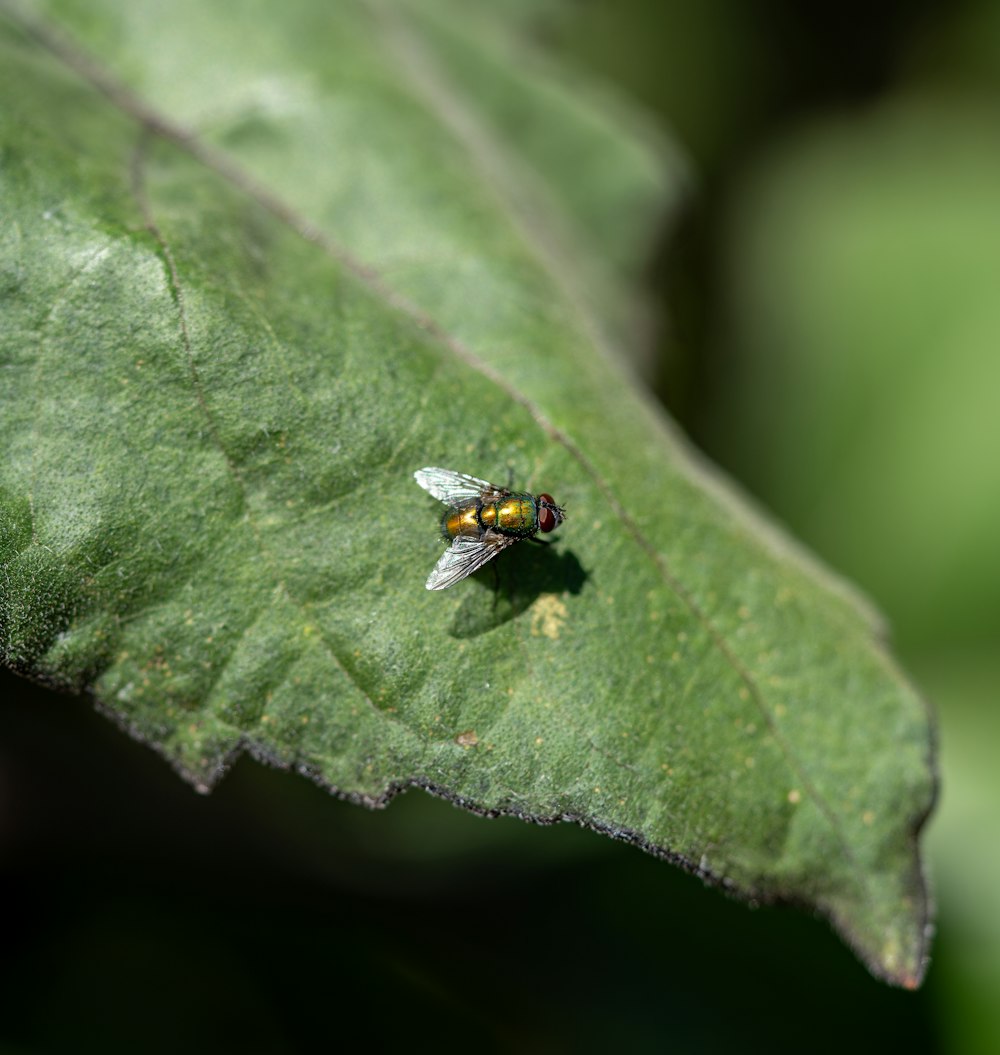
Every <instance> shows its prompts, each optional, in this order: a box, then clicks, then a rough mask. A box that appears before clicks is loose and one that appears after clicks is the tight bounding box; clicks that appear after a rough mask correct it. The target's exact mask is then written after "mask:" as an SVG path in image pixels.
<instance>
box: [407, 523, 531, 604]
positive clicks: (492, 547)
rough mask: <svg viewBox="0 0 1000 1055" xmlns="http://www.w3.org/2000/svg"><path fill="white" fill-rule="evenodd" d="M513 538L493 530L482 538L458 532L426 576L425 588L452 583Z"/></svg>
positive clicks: (502, 547) (468, 573)
mask: <svg viewBox="0 0 1000 1055" xmlns="http://www.w3.org/2000/svg"><path fill="white" fill-rule="evenodd" d="M516 541H517V539H516V538H510V537H509V536H507V535H500V534H497V533H496V532H492V531H487V532H486V534H485V535H483V537H482V538H473V537H472V536H471V535H459V536H458V537H457V538H456V539H455V541H454V542H452V544H451V546H450V547H449V548H448V549H446V550H445V551H444V553H443V554H442V556H441V559H440V560H439V561H438V562H437V564H435V565H434V570H433V571H432V572H431V573H430V575H428V576H427V589H428V590H444V589H447V587H449V586H454V585H455V583H457V582H461V581H462V579H464V578H465V577H466V576H467V575H471V574H472V573H473V572H474V571H478V570H479V569H480V568H481V567H482V566H483V565H484V564H486V563H488V562H489V561H491V560H493V558H494V557H495V556H496V555H497V554H498V553H499V552H500V551H501V550H505V549H506V548H507V547H508V546H510V545H512V544H513V543H515V542H516Z"/></svg>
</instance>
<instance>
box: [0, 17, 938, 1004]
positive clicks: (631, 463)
mask: <svg viewBox="0 0 1000 1055" xmlns="http://www.w3.org/2000/svg"><path fill="white" fill-rule="evenodd" d="M0 10H2V11H4V12H5V15H4V17H3V18H2V19H0V33H2V35H0V49H2V50H0V78H2V80H3V98H4V99H5V100H7V102H6V103H5V105H4V107H3V109H2V112H0V137H2V140H0V149H2V156H0V158H2V169H0V195H2V198H0V214H2V217H3V228H2V235H0V289H2V296H3V300H2V304H3V309H2V310H3V326H2V333H0V368H2V371H3V374H2V376H3V378H4V383H3V386H2V390H0V399H2V410H0V413H2V419H0V428H2V433H3V443H4V450H5V452H6V457H5V460H4V463H3V465H2V468H0V518H2V519H0V561H2V566H3V575H2V579H0V590H2V593H0V619H2V633H3V638H2V647H3V650H4V658H5V661H6V662H7V663H8V664H9V665H11V666H13V667H14V668H15V669H18V670H21V671H24V672H26V673H29V674H31V675H33V676H35V677H39V678H44V679H47V680H49V681H51V682H55V683H57V684H61V685H64V686H67V687H70V688H73V689H78V690H79V689H84V688H87V689H89V690H90V691H92V692H93V694H94V696H95V697H96V698H97V700H98V701H99V703H100V705H101V706H102V707H103V708H104V709H105V710H106V711H108V712H109V713H110V714H111V715H113V716H114V717H115V718H116V719H117V720H118V721H120V722H121V723H122V724H123V725H125V726H126V727H127V728H128V729H130V730H131V731H132V732H133V733H134V734H135V735H137V736H139V737H141V738H142V739H144V740H146V741H147V742H149V743H150V744H152V745H154V746H155V747H156V748H157V749H158V750H160V751H161V752H162V753H163V754H164V755H166V756H167V757H168V758H169V759H170V760H171V761H172V762H173V764H174V765H175V766H176V767H177V768H178V770H179V771H180V772H182V773H183V774H184V775H185V776H186V777H187V778H188V779H190V780H192V781H193V782H194V783H195V784H196V785H198V786H199V787H203V788H207V787H209V786H211V784H212V783H213V781H215V780H216V779H217V778H218V776H219V775H220V774H221V773H222V772H223V771H224V769H225V767H226V765H227V764H228V763H229V762H230V761H231V760H232V759H233V758H234V757H235V756H236V755H237V754H238V753H240V752H243V751H248V752H250V753H252V754H253V755H254V756H255V757H257V758H261V759H266V760H268V761H270V762H272V763H274V764H277V765H280V766H287V767H295V768H297V769H299V770H300V771H302V772H303V773H305V774H307V775H309V776H311V777H312V778H314V779H316V780H318V781H320V782H321V783H323V784H324V785H326V786H327V787H330V788H331V789H335V790H336V791H337V792H338V793H340V794H342V795H345V796H348V797H350V798H352V799H354V800H356V801H359V802H364V803H367V804H370V805H371V804H381V803H384V802H386V801H387V800H388V799H389V798H390V797H391V796H392V795H393V794H394V793H395V792H396V791H398V790H399V789H400V788H402V787H405V786H408V785H419V786H422V787H426V788H429V789H431V790H434V791H436V792H438V793H440V794H445V795H447V796H448V797H450V798H451V799H453V800H454V801H456V802H458V803H460V804H462V805H464V806H467V807H469V808H471V809H474V810H477V811H482V812H488V813H507V814H513V815H516V816H521V817H525V818H529V819H535V820H555V819H561V820H575V821H579V822H581V823H585V824H587V825H590V826H592V827H594V828H596V829H598V830H601V831H605V832H607V833H609V834H611V835H613V836H616V837H620V838H624V839H628V840H631V841H633V842H635V843H637V844H639V845H641V846H643V847H644V848H646V849H648V850H651V851H653V852H656V853H660V854H663V855H665V856H667V857H670V858H672V859H674V860H675V861H677V862H679V863H681V864H683V865H684V866H686V867H688V868H690V869H692V870H694V871H696V872H697V873H699V874H701V875H702V876H704V877H706V878H708V879H711V880H713V881H716V882H719V883H721V884H723V885H725V886H726V887H728V888H730V889H732V890H733V891H736V892H739V893H741V894H742V895H744V896H746V897H748V898H750V899H754V900H786V901H795V902H801V903H804V904H807V905H811V906H814V907H816V908H818V909H819V910H820V911H822V912H823V913H824V914H826V915H827V916H828V917H830V918H831V919H832V920H833V922H834V923H835V925H836V926H837V927H838V928H839V929H840V931H841V932H842V933H843V934H844V935H845V936H846V937H847V939H848V940H849V941H851V942H852V944H853V945H854V946H855V947H856V948H857V949H858V950H859V952H860V954H861V955H862V956H863V957H864V958H865V959H866V960H867V962H868V963H869V964H870V965H871V967H872V969H873V970H874V971H876V972H877V973H879V974H881V975H883V976H885V977H887V978H889V979H891V980H894V981H896V982H900V983H903V984H908V985H913V984H916V983H917V982H918V981H919V978H920V976H921V974H922V971H923V962H924V958H925V954H926V933H925V930H926V918H927V899H926V894H925V890H924V885H923V880H922V876H921V869H920V863H919V858H918V855H917V848H916V834H917V832H918V830H919V828H920V826H921V824H922V822H923V820H924V818H925V817H926V815H927V812H928V810H929V808H930V803H931V800H932V797H933V775H932V769H931V740H930V731H929V719H928V715H927V713H926V710H925V708H924V707H923V705H922V703H921V701H920V700H919V699H918V698H917V697H916V695H915V694H914V692H913V691H912V689H911V688H910V686H909V685H908V684H907V682H906V681H905V679H904V678H903V677H902V676H901V675H900V674H899V672H898V671H897V670H896V669H895V667H894V666H893V663H892V661H891V659H890V658H889V657H888V656H887V655H886V653H885V651H884V650H883V648H882V647H881V645H880V644H879V640H878V637H879V627H878V624H877V620H876V619H875V618H874V617H873V616H872V614H871V612H870V611H869V610H868V609H867V607H866V606H865V605H864V604H863V603H861V602H860V601H859V600H858V599H857V598H856V597H855V596H854V595H853V594H852V593H851V591H849V590H848V589H847V588H845V587H844V586H843V585H842V584H840V583H839V582H837V581H836V580H834V579H833V578H832V577H831V576H829V575H827V574H826V573H825V572H823V571H821V570H820V569H818V568H817V567H815V566H814V565H813V564H812V562H811V561H810V560H809V559H808V558H807V557H805V556H803V555H802V554H801V553H800V552H799V551H797V550H796V548H795V547H794V545H792V544H791V543H790V542H789V541H788V540H787V539H785V538H784V537H783V536H782V535H781V534H780V533H779V532H777V531H775V530H774V529H772V528H771V527H769V526H768V525H766V524H765V523H764V522H763V521H762V520H761V518H759V517H758V516H757V515H756V514H754V513H753V512H751V511H750V510H749V509H748V508H747V507H746V505H745V503H743V502H742V501H741V500H739V499H738V498H736V497H735V496H734V495H733V494H732V493H731V491H730V489H729V488H728V487H726V486H725V485H724V484H722V483H720V481H719V480H718V479H717V478H716V477H715V476H714V475H713V474H712V472H711V471H710V470H709V469H707V468H706V467H705V466H703V465H700V464H699V463H698V462H697V460H696V459H695V458H694V456H693V455H692V453H691V452H690V451H689V450H688V449H687V448H686V446H685V444H684V443H683V441H682V440H681V439H680V438H679V437H678V436H677V435H676V434H675V433H674V431H673V429H672V427H671V426H670V425H669V423H668V422H667V421H666V420H665V419H664V417H663V415H662V413H661V412H660V411H659V410H658V409H657V408H655V407H653V406H652V405H651V403H650V401H649V400H648V399H647V398H646V397H645V396H643V395H642V394H641V393H640V392H639V391H638V390H637V388H636V386H635V385H634V384H633V382H632V380H631V379H630V376H629V374H628V372H627V370H625V368H624V367H623V366H622V360H623V358H624V352H623V350H622V349H623V346H624V342H625V341H626V340H627V339H628V335H629V333H630V329H629V320H630V319H632V318H633V317H634V315H633V309H634V304H633V302H632V298H631V294H630V292H629V290H630V288H631V279H632V277H633V275H634V272H635V271H636V269H637V268H638V267H639V265H640V264H641V262H642V260H643V259H644V256H645V252H646V249H647V245H648V240H649V238H650V237H651V236H652V234H653V232H654V230H655V226H656V217H657V216H658V215H661V214H662V212H663V210H664V209H665V208H666V207H667V205H668V203H669V202H670V201H671V200H672V198H673V197H675V196H676V195H677V194H678V193H679V188H680V184H681V176H680V169H679V167H678V166H677V165H676V164H675V163H674V162H672V160H671V155H670V154H669V152H668V151H667V149H666V147H665V146H663V147H657V146H656V144H655V143H654V142H653V139H652V137H651V136H648V134H647V135H646V136H645V138H644V137H643V136H642V135H639V134H638V131H639V130H641V125H640V124H639V122H638V121H637V119H634V118H632V117H629V118H628V119H625V118H624V117H623V114H622V112H621V110H620V108H619V107H618V106H617V104H615V103H613V102H610V101H608V100H603V99H600V98H598V96H597V95H596V93H594V92H592V91H589V90H588V89H587V88H586V86H584V85H581V84H579V83H578V82H577V81H575V80H573V79H572V78H570V77H569V76H568V75H566V74H565V72H564V71H560V70H555V69H550V68H548V67H547V66H546V65H545V63H544V62H543V61H542V60H541V59H540V58H539V57H538V56H537V55H535V54H534V53H532V52H531V51H530V50H529V49H526V48H525V47H524V44H523V41H522V40H520V39H519V38H518V37H516V36H514V35H509V34H507V33H506V32H505V29H504V26H503V25H502V23H500V22H499V21H494V19H493V16H491V15H489V14H488V13H487V11H486V9H485V8H484V9H483V11H480V12H478V13H477V14H476V15H475V17H470V18H469V19H467V20H465V19H458V18H456V17H454V13H453V10H452V9H451V8H450V7H449V5H447V4H444V3H442V4H440V5H428V4H416V3H414V4H412V5H410V4H404V3H399V4H388V3H386V4H379V3H372V4H363V3H349V2H348V3H342V4H338V5H337V6H336V8H335V9H333V8H329V7H328V6H326V5H320V4H311V3H306V2H302V0H299V2H295V0H292V2H290V3H287V4H284V5H282V6H281V8H280V11H279V10H278V9H275V8H273V7H272V6H271V5H266V4H259V5H257V6H256V8H253V7H252V6H248V8H247V9H246V10H245V11H244V13H243V15H242V18H243V20H244V21H245V24H244V25H241V26H239V27H234V26H233V25H232V24H231V21H230V19H231V8H229V7H227V6H226V5H223V4H221V3H218V4H213V3H204V2H198V3H194V2H190V3H188V2H180V3H178V4H172V5H157V4H154V3H145V2H140V3H136V4H130V5H127V6H124V5H118V4H111V3H88V4H87V5H80V4H76V3H68V2H67V3H50V4H45V3H38V4H34V5H30V7H28V8H22V7H16V8H15V7H13V6H9V5H3V7H2V8H0ZM463 10H464V8H463ZM425 465H444V466H446V467H449V468H454V469H457V470H459V471H462V472H468V473H472V474H474V475H476V476H481V477H485V478H487V479H495V480H498V481H499V482H505V481H506V476H507V471H508V467H511V468H513V470H514V472H515V479H516V482H517V484H518V485H523V486H525V487H529V488H531V489H534V490H536V491H541V490H545V491H548V492H550V493H552V494H553V495H554V496H555V498H556V500H557V501H558V502H559V503H560V504H562V505H565V506H566V507H567V513H568V520H567V523H566V524H564V525H562V526H561V527H560V529H559V531H558V532H557V533H556V537H557V544H556V545H555V546H553V547H549V548H548V549H542V548H541V547H537V548H536V547H533V546H530V545H528V544H526V543H525V544H519V545H517V546H515V547H513V548H512V549H511V550H510V551H509V552H508V553H506V554H504V555H503V556H502V557H501V558H500V560H499V561H497V562H496V583H495V584H494V578H493V576H492V573H491V569H486V570H485V571H484V572H483V573H480V574H479V575H477V576H476V577H475V578H474V579H470V580H467V581H465V582H463V583H460V584H459V585H458V586H456V587H454V588H452V589H451V590H448V591H445V592H444V593H441V594H439V593H429V592H427V591H426V590H424V588H423V583H424V580H425V578H426V576H427V572H428V571H429V570H430V568H431V567H432V566H433V564H434V562H435V561H436V560H437V558H438V556H439V555H440V551H441V550H440V547H441V542H440V541H439V539H438V538H437V537H436V536H437V531H438V525H439V523H440V513H441V507H440V506H438V505H436V504H435V503H433V502H432V501H431V500H429V499H428V497H427V496H426V495H425V494H424V493H423V492H421V491H420V490H419V489H418V488H417V487H416V485H415V483H414V481H413V478H412V473H413V471H414V470H415V469H418V468H420V467H422V466H425Z"/></svg>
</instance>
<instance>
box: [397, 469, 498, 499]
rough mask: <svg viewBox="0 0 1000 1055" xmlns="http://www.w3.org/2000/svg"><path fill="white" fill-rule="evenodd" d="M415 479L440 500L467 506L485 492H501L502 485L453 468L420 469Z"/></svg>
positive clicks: (487, 493)
mask: <svg viewBox="0 0 1000 1055" xmlns="http://www.w3.org/2000/svg"><path fill="white" fill-rule="evenodd" d="M413 479H414V480H416V481H417V483H418V484H420V486H421V487H422V488H423V489H424V490H425V491H430V493H431V494H432V495H433V496H434V497H435V498H437V499H438V500H440V501H442V502H445V503H446V504H447V505H450V506H465V505H469V504H470V503H471V502H475V501H476V499H477V498H482V496H483V495H484V494H486V495H490V494H501V493H503V490H504V489H503V488H502V487H495V486H494V485H493V484H491V483H489V482H488V481H487V480H480V479H478V478H477V477H475V476H467V475H466V474H465V473H456V472H452V470H451V469H434V468H428V469H418V470H417V471H416V472H415V473H414V474H413Z"/></svg>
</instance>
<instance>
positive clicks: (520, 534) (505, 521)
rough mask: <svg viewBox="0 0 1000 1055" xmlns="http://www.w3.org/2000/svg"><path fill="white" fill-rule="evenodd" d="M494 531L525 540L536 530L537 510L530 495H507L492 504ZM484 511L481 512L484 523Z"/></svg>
mask: <svg viewBox="0 0 1000 1055" xmlns="http://www.w3.org/2000/svg"><path fill="white" fill-rule="evenodd" d="M493 510H494V521H493V525H492V526H495V527H496V530H497V531H499V532H500V533H501V534H504V535H513V536H515V537H517V538H526V537H527V536H528V535H534V534H535V532H536V531H537V530H538V508H537V506H536V505H535V500H534V498H532V497H531V495H525V494H515V495H507V496H506V497H505V498H502V499H500V500H499V501H497V502H494V503H493ZM485 514H486V510H485V509H484V510H483V519H484V522H485Z"/></svg>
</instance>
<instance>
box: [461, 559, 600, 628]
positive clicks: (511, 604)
mask: <svg viewBox="0 0 1000 1055" xmlns="http://www.w3.org/2000/svg"><path fill="white" fill-rule="evenodd" d="M588 578H589V576H588V574H587V572H586V570H585V569H584V567H583V565H582V564H581V563H580V561H579V560H578V559H577V557H576V555H575V554H574V553H572V552H571V551H568V550H567V551H565V552H558V551H557V550H556V547H555V545H548V546H531V545H528V544H527V543H525V544H523V545H518V546H512V547H510V549H508V550H507V551H506V552H505V553H502V554H500V556H499V557H498V558H497V559H496V560H495V561H491V562H490V564H488V565H487V566H486V567H485V568H480V570H479V571H477V572H475V573H474V574H473V575H470V576H469V578H468V579H467V580H466V584H465V591H466V594H467V596H466V597H465V599H464V600H463V602H462V604H461V605H460V606H459V609H458V611H457V612H456V613H455V618H454V620H453V621H452V625H451V628H450V629H449V631H448V633H449V634H450V635H451V636H452V637H456V638H469V637H478V636H479V635H480V634H485V633H488V632H489V631H490V630H495V629H496V628H497V627H499V626H503V624H504V623H509V622H510V621H511V620H512V619H516V618H517V617H518V616H519V615H521V614H522V613H523V612H526V611H527V610H528V609H529V608H530V607H531V606H532V604H534V602H535V601H536V600H537V599H538V597H539V596H540V595H541V594H545V593H556V594H558V593H571V594H578V593H579V592H580V591H581V590H582V589H583V585H584V583H585V582H586V581H587V579H588Z"/></svg>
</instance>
